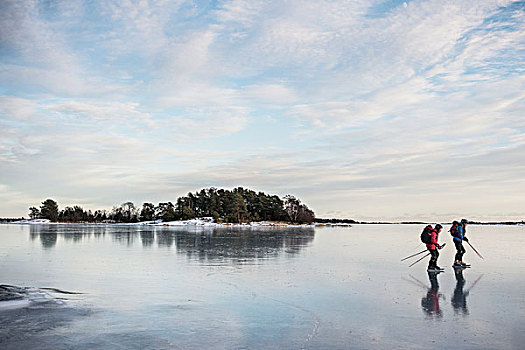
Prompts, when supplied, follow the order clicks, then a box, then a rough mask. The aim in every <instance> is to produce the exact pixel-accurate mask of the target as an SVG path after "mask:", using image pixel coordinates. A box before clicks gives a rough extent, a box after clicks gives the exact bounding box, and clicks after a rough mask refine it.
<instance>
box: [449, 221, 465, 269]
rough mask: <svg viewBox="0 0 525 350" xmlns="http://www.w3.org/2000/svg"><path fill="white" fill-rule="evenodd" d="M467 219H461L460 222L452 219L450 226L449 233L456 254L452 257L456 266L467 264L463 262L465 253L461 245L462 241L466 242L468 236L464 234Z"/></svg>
mask: <svg viewBox="0 0 525 350" xmlns="http://www.w3.org/2000/svg"><path fill="white" fill-rule="evenodd" d="M467 224H468V220H467V219H461V223H458V222H457V221H454V222H453V223H452V227H451V228H450V234H451V235H452V239H453V240H454V245H455V246H456V256H455V258H454V265H453V266H455V267H457V266H467V264H466V263H464V262H463V254H465V247H463V241H465V242H468V238H467V237H466V236H465V235H466V234H467Z"/></svg>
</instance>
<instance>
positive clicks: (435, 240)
mask: <svg viewBox="0 0 525 350" xmlns="http://www.w3.org/2000/svg"><path fill="white" fill-rule="evenodd" d="M438 239H439V233H438V232H437V231H436V229H432V230H430V244H427V248H428V249H430V250H434V249H436V245H437V244H438Z"/></svg>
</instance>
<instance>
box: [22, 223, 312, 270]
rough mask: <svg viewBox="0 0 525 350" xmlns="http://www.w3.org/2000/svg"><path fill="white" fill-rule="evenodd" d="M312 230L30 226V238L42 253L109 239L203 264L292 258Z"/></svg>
mask: <svg viewBox="0 0 525 350" xmlns="http://www.w3.org/2000/svg"><path fill="white" fill-rule="evenodd" d="M314 235H315V229H314V228H313V227H282V228H280V227H275V228H271V227H257V228H254V227H249V228H216V227H214V228H193V229H191V228H190V229H189V228H187V227H148V226H99V225H32V226H30V237H31V239H32V240H36V239H39V240H40V242H41V244H42V246H43V247H44V248H46V249H50V248H53V247H54V246H55V245H56V244H57V241H58V239H59V237H60V238H61V239H63V240H64V241H66V242H70V243H81V242H82V241H83V240H89V239H91V238H92V237H96V238H97V239H100V238H101V237H102V238H106V237H111V239H112V240H113V241H115V242H117V243H120V244H125V245H127V246H133V245H135V244H136V243H138V242H140V243H141V244H142V246H143V247H144V248H151V247H153V246H155V245H156V246H157V247H159V248H172V247H175V249H176V251H177V253H180V254H185V255H187V256H188V258H191V259H197V260H199V261H202V262H204V261H207V262H219V263H220V262H221V261H231V262H238V263H243V262H246V261H250V260H260V259H269V258H275V257H278V256H280V255H281V254H286V255H287V256H293V255H295V254H297V253H299V252H300V251H301V250H302V249H303V248H304V247H306V246H308V245H309V244H310V243H311V242H312V241H313V238H314Z"/></svg>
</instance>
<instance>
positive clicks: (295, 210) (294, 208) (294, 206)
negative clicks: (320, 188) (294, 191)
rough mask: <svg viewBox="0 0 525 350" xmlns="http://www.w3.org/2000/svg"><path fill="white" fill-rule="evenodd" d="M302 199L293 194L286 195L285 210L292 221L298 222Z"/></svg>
mask: <svg viewBox="0 0 525 350" xmlns="http://www.w3.org/2000/svg"><path fill="white" fill-rule="evenodd" d="M300 207H301V201H300V200H299V199H297V198H295V197H294V196H292V195H287V196H285V197H284V210H285V211H286V214H288V218H289V219H290V221H291V222H292V223H296V222H297V219H298V217H299V212H300Z"/></svg>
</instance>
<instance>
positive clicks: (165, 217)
mask: <svg viewBox="0 0 525 350" xmlns="http://www.w3.org/2000/svg"><path fill="white" fill-rule="evenodd" d="M155 217H156V218H157V219H162V221H173V220H176V219H177V213H176V212H175V206H174V205H173V203H171V202H167V203H159V205H158V206H157V207H156V208H155Z"/></svg>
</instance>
